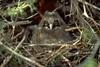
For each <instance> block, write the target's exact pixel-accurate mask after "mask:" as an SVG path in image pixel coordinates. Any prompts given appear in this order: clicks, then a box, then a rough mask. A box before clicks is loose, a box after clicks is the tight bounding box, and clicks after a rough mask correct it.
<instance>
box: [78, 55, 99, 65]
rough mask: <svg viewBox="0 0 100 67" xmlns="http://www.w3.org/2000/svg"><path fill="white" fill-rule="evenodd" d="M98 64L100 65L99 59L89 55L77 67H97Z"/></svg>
mask: <svg viewBox="0 0 100 67" xmlns="http://www.w3.org/2000/svg"><path fill="white" fill-rule="evenodd" d="M97 66H98V64H97V60H96V59H95V58H93V57H92V56H89V57H87V58H86V60H85V61H84V62H83V63H81V64H79V66H77V67H97Z"/></svg>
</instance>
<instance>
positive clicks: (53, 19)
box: [40, 12, 63, 30]
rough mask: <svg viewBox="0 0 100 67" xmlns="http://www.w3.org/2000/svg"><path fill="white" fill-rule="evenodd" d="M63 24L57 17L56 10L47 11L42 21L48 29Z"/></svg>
mask: <svg viewBox="0 0 100 67" xmlns="http://www.w3.org/2000/svg"><path fill="white" fill-rule="evenodd" d="M62 24H63V23H62V21H61V20H60V19H59V18H58V17H57V15H56V13H54V12H46V13H45V14H44V17H43V19H42V21H41V22H40V26H41V27H42V28H45V29H48V30H53V29H56V28H58V27H61V25H62Z"/></svg>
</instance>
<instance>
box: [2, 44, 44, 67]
mask: <svg viewBox="0 0 100 67" xmlns="http://www.w3.org/2000/svg"><path fill="white" fill-rule="evenodd" d="M0 46H3V47H4V48H5V49H7V50H8V51H10V52H11V53H13V54H14V55H16V56H17V57H20V58H21V59H24V60H26V61H28V62H30V63H33V64H34V65H36V66H38V67H44V66H42V65H41V64H39V63H38V62H36V61H35V60H31V59H29V58H27V57H25V56H23V55H21V54H19V53H17V52H15V51H13V50H12V49H11V48H9V47H7V46H6V45H4V44H3V43H2V42H0Z"/></svg>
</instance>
